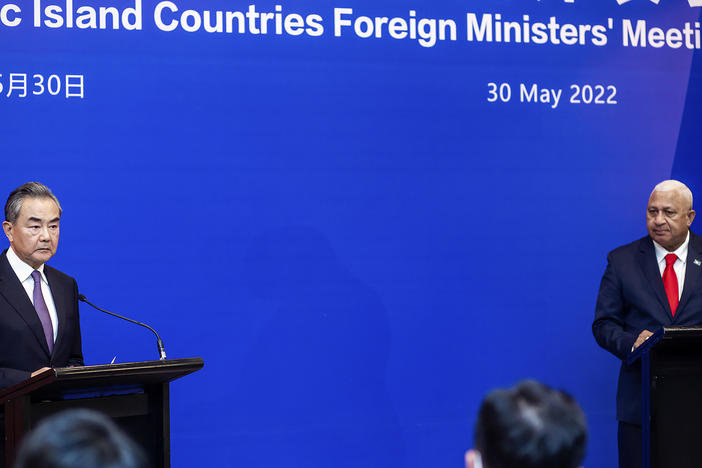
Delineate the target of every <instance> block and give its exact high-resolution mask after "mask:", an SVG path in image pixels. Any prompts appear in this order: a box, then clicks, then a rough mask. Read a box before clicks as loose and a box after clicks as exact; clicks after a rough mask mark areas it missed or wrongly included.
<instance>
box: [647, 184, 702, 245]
mask: <svg viewBox="0 0 702 468" xmlns="http://www.w3.org/2000/svg"><path fill="white" fill-rule="evenodd" d="M690 208H691V207H690V206H689V204H688V202H686V200H685V198H684V197H683V196H682V195H681V194H680V192H678V191H677V190H668V191H665V192H653V193H652V194H651V198H649V200H648V207H647V209H646V227H647V228H648V234H649V235H650V236H651V238H652V239H653V240H654V241H656V242H658V243H659V244H660V245H661V246H663V247H664V248H665V249H666V250H668V252H672V251H674V250H675V249H677V248H678V247H680V246H681V245H682V243H683V242H685V237H686V236H687V231H688V228H689V227H690V224H692V220H693V219H694V218H695V211H694V210H692V209H690Z"/></svg>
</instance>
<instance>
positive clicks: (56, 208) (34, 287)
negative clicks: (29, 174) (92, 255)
mask: <svg viewBox="0 0 702 468" xmlns="http://www.w3.org/2000/svg"><path fill="white" fill-rule="evenodd" d="M60 218H61V205H60V204H59V201H58V199H57V198H56V197H55V196H54V194H53V193H51V191H50V190H49V189H48V187H46V186H44V185H42V184H40V183H37V182H28V183H26V184H24V185H22V186H20V187H18V188H17V189H16V190H14V191H13V192H12V193H11V194H10V196H9V198H8V199H7V203H6V204H5V221H4V222H3V223H2V226H3V230H4V231H5V235H6V236H7V238H8V240H9V241H10V248H9V249H7V250H5V251H4V252H3V253H2V254H1V255H0V388H5V387H9V386H10V385H14V384H16V383H18V382H21V381H23V380H26V379H28V378H30V377H31V376H32V375H33V374H34V373H37V372H40V371H42V370H44V369H45V368H48V367H64V366H73V365H83V353H82V349H81V336H80V324H79V321H78V287H77V285H76V282H75V280H74V279H73V278H71V277H70V276H67V275H65V274H63V273H61V272H60V271H58V270H56V269H54V268H51V267H50V266H48V265H45V263H46V262H47V261H48V260H49V259H50V258H51V257H52V256H53V255H54V253H56V247H57V245H58V239H59V222H60Z"/></svg>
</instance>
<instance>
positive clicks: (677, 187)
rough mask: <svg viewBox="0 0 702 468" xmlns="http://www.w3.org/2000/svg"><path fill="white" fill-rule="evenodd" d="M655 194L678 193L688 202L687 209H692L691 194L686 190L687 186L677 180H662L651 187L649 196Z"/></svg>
mask: <svg viewBox="0 0 702 468" xmlns="http://www.w3.org/2000/svg"><path fill="white" fill-rule="evenodd" d="M655 192H678V193H680V195H682V197H683V198H684V199H685V201H687V202H689V206H688V209H689V210H691V209H692V192H691V191H690V189H689V188H687V185H685V184H683V183H682V182H680V181H679V180H673V179H670V180H664V181H663V182H661V183H659V184H658V185H656V186H655V187H653V191H652V192H651V195H653V194H654V193H655Z"/></svg>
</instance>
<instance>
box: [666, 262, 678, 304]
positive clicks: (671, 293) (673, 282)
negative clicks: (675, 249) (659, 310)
mask: <svg viewBox="0 0 702 468" xmlns="http://www.w3.org/2000/svg"><path fill="white" fill-rule="evenodd" d="M677 259H678V256H677V255H675V254H668V255H666V256H665V270H663V287H664V288H665V295H666V296H668V303H669V304H670V311H671V312H672V313H673V317H675V309H677V308H678V301H679V299H678V277H677V275H676V274H675V270H674V269H673V264H674V263H675V261H676V260H677Z"/></svg>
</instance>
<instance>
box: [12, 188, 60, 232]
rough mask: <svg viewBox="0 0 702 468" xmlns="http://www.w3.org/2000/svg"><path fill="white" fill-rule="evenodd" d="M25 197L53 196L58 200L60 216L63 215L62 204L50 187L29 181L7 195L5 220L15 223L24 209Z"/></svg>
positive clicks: (53, 198) (55, 200) (52, 197)
mask: <svg viewBox="0 0 702 468" xmlns="http://www.w3.org/2000/svg"><path fill="white" fill-rule="evenodd" d="M25 198H51V199H52V200H53V201H54V202H56V206H57V207H58V210H59V216H61V204H60V203H59V201H58V198H56V195H54V194H53V193H52V192H51V190H49V187H47V186H46V185H44V184H41V183H39V182H27V183H26V184H22V185H20V186H19V187H17V188H16V189H15V190H13V191H12V193H11V194H10V196H9V197H7V203H5V221H9V222H10V223H12V224H14V223H15V222H16V221H17V218H19V214H20V210H21V209H22V201H23V200H24V199H25Z"/></svg>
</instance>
